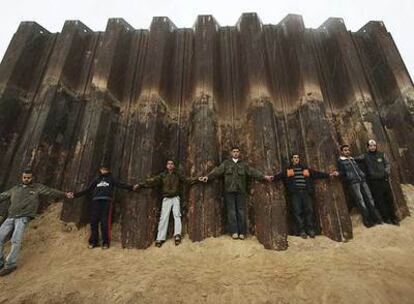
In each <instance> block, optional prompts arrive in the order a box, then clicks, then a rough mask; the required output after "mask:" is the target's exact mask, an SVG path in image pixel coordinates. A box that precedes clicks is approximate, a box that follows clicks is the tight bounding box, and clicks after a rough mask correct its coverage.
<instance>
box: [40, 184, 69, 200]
mask: <svg viewBox="0 0 414 304" xmlns="http://www.w3.org/2000/svg"><path fill="white" fill-rule="evenodd" d="M39 187H40V188H39V195H41V196H46V197H51V198H65V197H66V198H72V197H73V194H72V193H71V192H67V193H66V192H63V191H60V190H57V189H53V188H50V187H48V186H46V185H43V184H40V186H39Z"/></svg>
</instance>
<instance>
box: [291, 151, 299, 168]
mask: <svg viewBox="0 0 414 304" xmlns="http://www.w3.org/2000/svg"><path fill="white" fill-rule="evenodd" d="M290 161H291V162H292V165H294V166H295V165H299V163H300V157H299V154H298V153H292V157H291V158H290Z"/></svg>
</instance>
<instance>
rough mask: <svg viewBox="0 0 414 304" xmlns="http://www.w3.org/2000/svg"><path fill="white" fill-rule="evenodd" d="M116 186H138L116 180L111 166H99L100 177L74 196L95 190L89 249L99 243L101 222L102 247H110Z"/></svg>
mask: <svg viewBox="0 0 414 304" xmlns="http://www.w3.org/2000/svg"><path fill="white" fill-rule="evenodd" d="M115 187H117V188H121V189H126V190H129V191H133V190H136V189H137V188H138V186H137V185H135V186H132V185H129V184H126V183H121V182H119V181H117V180H115V179H114V177H113V176H112V174H111V172H110V169H109V166H107V165H102V166H101V167H100V168H99V175H98V177H96V178H95V179H94V180H93V181H92V183H91V184H90V185H89V186H88V187H87V188H86V189H84V190H82V191H80V192H77V193H75V194H74V197H75V198H78V197H81V196H83V195H86V194H89V193H91V192H93V198H92V206H91V236H90V238H89V246H88V248H89V249H93V248H95V247H97V246H98V245H99V230H98V227H99V224H100V226H101V235H102V249H108V248H109V242H110V239H109V235H110V231H109V221H110V213H111V203H112V197H113V193H114V188H115Z"/></svg>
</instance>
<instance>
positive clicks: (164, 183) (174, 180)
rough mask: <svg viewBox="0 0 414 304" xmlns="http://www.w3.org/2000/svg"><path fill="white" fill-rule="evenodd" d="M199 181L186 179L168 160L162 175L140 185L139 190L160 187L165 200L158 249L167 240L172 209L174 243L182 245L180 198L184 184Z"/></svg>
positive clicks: (158, 236) (172, 162)
mask: <svg viewBox="0 0 414 304" xmlns="http://www.w3.org/2000/svg"><path fill="white" fill-rule="evenodd" d="M195 182H197V179H191V178H185V177H184V176H183V175H182V174H181V173H180V172H178V171H177V170H176V169H175V163H174V161H173V160H171V159H169V160H167V165H166V170H165V171H164V172H162V173H161V174H159V175H157V176H155V177H151V178H148V179H147V180H146V181H145V182H142V183H139V184H138V187H139V188H152V187H160V190H161V193H162V196H163V199H162V207H161V217H160V221H159V224H158V234H157V239H156V241H155V245H156V246H157V247H161V246H162V244H163V243H164V242H165V239H166V238H167V230H168V222H169V219H170V213H171V209H172V212H173V216H174V241H175V245H179V244H180V243H181V229H182V225H181V206H180V196H181V192H182V188H183V185H184V184H186V183H187V184H193V183H195Z"/></svg>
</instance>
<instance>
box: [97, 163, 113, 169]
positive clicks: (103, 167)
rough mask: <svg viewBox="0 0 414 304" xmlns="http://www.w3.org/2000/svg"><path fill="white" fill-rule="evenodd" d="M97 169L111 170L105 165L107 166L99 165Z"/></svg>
mask: <svg viewBox="0 0 414 304" xmlns="http://www.w3.org/2000/svg"><path fill="white" fill-rule="evenodd" d="M99 169H108V170H111V166H109V165H107V164H101V165H100V166H99Z"/></svg>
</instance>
